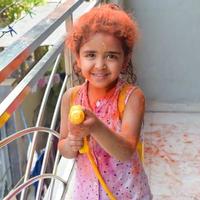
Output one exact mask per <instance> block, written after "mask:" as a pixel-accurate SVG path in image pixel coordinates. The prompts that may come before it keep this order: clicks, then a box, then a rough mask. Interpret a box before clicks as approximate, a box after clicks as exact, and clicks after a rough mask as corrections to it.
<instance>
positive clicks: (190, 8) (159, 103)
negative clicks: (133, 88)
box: [124, 0, 200, 111]
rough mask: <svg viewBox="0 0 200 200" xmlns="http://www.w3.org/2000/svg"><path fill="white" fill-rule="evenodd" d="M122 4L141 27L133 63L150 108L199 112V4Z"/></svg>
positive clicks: (184, 0) (181, 0)
mask: <svg viewBox="0 0 200 200" xmlns="http://www.w3.org/2000/svg"><path fill="white" fill-rule="evenodd" d="M124 2H125V8H126V9H127V10H128V11H129V12H133V11H134V16H135V18H136V20H137V21H138V23H139V27H140V32H141V39H140V41H139V43H138V45H137V48H136V56H135V57H136V58H135V63H136V69H137V75H138V82H139V84H140V86H141V87H142V89H143V90H144V92H145V95H146V97H147V102H148V103H149V105H150V104H152V103H153V104H152V106H154V109H155V110H156V109H157V110H162V109H164V110H170V108H171V110H175V111H176V110H178V111H185V110H186V111H197V110H198V111H200V106H199V105H200V104H199V103H200V89H199V87H200V76H199V75H200V55H199V54H200V1H199V0H190V1H188V0H167V1H158V0H157V1H156V0H148V1H146V0H139V1H138V0H130V1H124ZM155 105H156V106H155Z"/></svg>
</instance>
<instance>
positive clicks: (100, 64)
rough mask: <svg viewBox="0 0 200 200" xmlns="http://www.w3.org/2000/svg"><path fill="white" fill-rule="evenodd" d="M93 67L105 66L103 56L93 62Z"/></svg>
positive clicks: (101, 67)
mask: <svg viewBox="0 0 200 200" xmlns="http://www.w3.org/2000/svg"><path fill="white" fill-rule="evenodd" d="M95 67H96V68H97V69H105V67H106V63H105V60H104V59H103V58H100V59H98V60H97V62H96V64H95Z"/></svg>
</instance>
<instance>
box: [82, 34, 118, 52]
mask: <svg viewBox="0 0 200 200" xmlns="http://www.w3.org/2000/svg"><path fill="white" fill-rule="evenodd" d="M81 48H83V49H90V48H93V49H94V50H95V49H102V50H103V51H108V50H110V49H115V50H118V51H121V50H122V43H121V41H120V40H119V39H118V38H117V37H115V36H114V35H112V34H108V33H101V32H100V33H95V34H93V35H91V36H90V37H89V39H88V40H87V41H86V42H85V43H84V44H83V45H82V47H81Z"/></svg>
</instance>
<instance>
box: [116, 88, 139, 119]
mask: <svg viewBox="0 0 200 200" xmlns="http://www.w3.org/2000/svg"><path fill="white" fill-rule="evenodd" d="M136 89H138V86H133V85H130V84H124V86H123V87H122V89H121V91H120V93H119V98H118V110H119V114H120V119H122V116H123V113H124V109H125V105H126V103H127V102H128V99H129V97H130V95H131V93H132V92H133V91H135V90H136Z"/></svg>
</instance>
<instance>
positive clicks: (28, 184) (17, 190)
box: [3, 174, 67, 200]
mask: <svg viewBox="0 0 200 200" xmlns="http://www.w3.org/2000/svg"><path fill="white" fill-rule="evenodd" d="M41 179H55V180H59V181H60V182H62V183H63V193H64V190H65V187H66V184H67V183H66V182H65V180H63V179H62V178H61V177H59V176H56V175H52V174H43V175H38V176H35V177H33V178H30V179H29V180H28V181H26V182H25V183H23V184H21V185H20V186H18V187H17V188H15V189H14V190H12V191H11V192H10V193H9V194H8V195H7V196H6V197H5V198H4V199H3V200H11V199H12V198H13V197H16V195H17V194H19V193H20V192H21V191H22V190H24V189H25V188H27V187H28V186H30V185H32V184H33V183H35V182H37V181H38V180H41ZM62 199H63V195H62Z"/></svg>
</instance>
